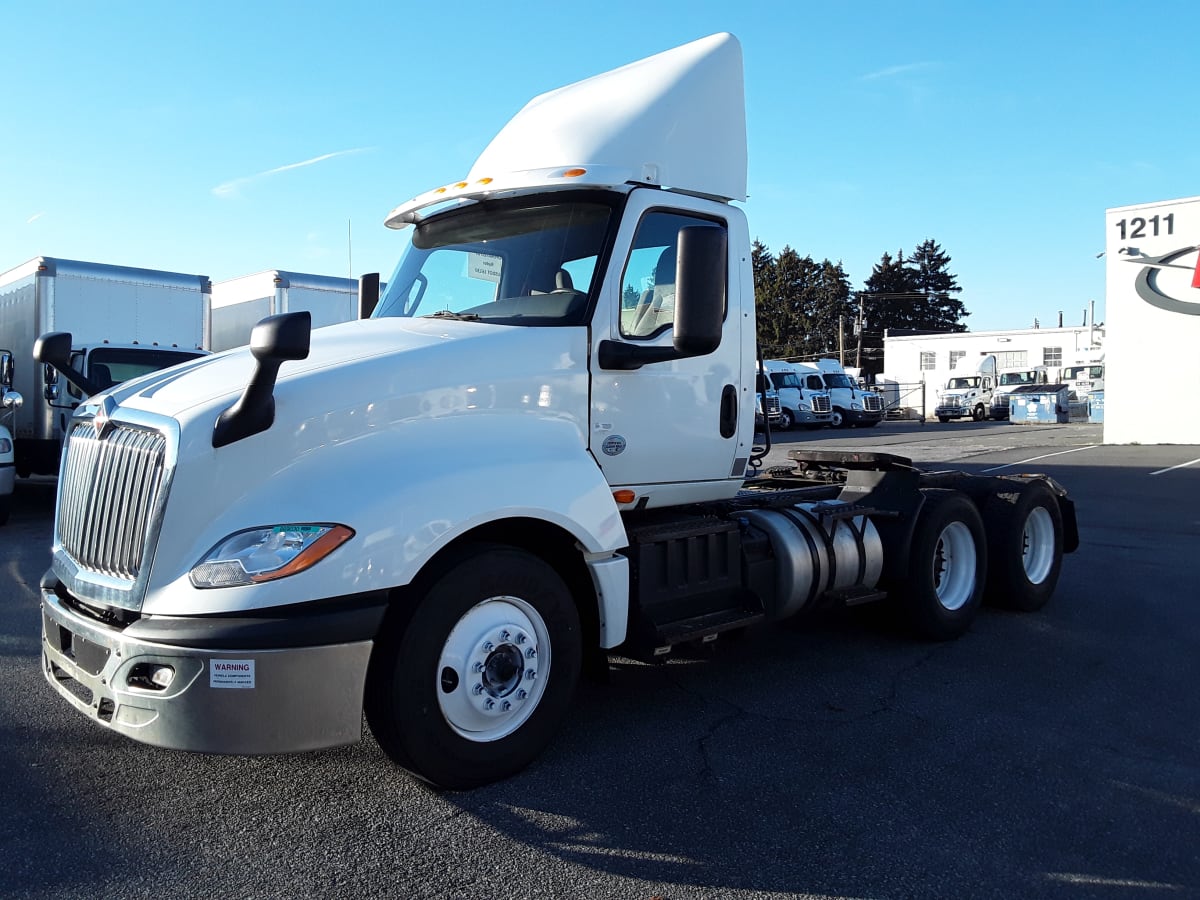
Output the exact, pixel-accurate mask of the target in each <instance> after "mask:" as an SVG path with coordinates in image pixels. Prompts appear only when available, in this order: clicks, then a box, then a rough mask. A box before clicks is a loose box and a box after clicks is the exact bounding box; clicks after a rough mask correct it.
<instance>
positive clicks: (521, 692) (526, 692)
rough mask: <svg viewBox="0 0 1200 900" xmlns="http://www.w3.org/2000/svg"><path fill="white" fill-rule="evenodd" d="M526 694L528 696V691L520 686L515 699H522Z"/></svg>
mask: <svg viewBox="0 0 1200 900" xmlns="http://www.w3.org/2000/svg"><path fill="white" fill-rule="evenodd" d="M528 696H529V691H527V690H525V689H524V688H521V690H519V691H517V699H518V700H524V699H525V698H526V697H528Z"/></svg>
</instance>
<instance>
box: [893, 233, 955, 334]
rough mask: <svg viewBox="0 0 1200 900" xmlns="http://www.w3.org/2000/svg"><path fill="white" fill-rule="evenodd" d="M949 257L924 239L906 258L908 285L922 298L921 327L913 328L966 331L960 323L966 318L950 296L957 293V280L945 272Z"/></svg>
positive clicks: (930, 241) (931, 241)
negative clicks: (908, 272)
mask: <svg viewBox="0 0 1200 900" xmlns="http://www.w3.org/2000/svg"><path fill="white" fill-rule="evenodd" d="M949 265H950V257H949V256H947V255H946V253H945V252H943V250H942V248H941V247H939V246H938V243H937V241H935V240H933V239H931V238H930V239H926V240H925V241H923V242H922V243H920V244H918V245H917V249H916V250H915V251H913V255H912V256H910V257H909V258H908V268H909V270H910V271H911V272H912V283H913V286H914V287H915V288H916V290H918V291H920V292H921V294H922V295H923V296H924V299H923V300H922V301H921V303H920V315H919V319H920V321H921V324H919V325H916V326H914V327H917V328H923V329H928V330H930V331H966V330H967V326H966V325H964V324H963V323H962V321H961V320H962V319H965V318H966V317H967V316H969V315H970V313H969V312H967V310H966V308H965V307H964V306H963V303H962V301H961V300H958V299H957V298H954V297H951V296H950V295H951V294H952V293H957V292H958V279H957V278H955V276H954V275H953V274H952V273H951V272H950V271H949V270H948V268H947V267H948V266H949Z"/></svg>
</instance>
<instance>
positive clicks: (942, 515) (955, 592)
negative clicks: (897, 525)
mask: <svg viewBox="0 0 1200 900" xmlns="http://www.w3.org/2000/svg"><path fill="white" fill-rule="evenodd" d="M922 493H924V495H925V502H924V504H923V505H922V507H921V512H920V514H919V515H918V516H917V523H916V528H915V529H914V531H913V539H912V546H911V548H910V552H909V566H908V577H907V579H906V580H905V582H904V584H903V585H901V587H900V590H899V595H900V600H901V603H902V605H903V607H904V609H905V612H906V613H907V615H908V620H909V622H910V624H911V625H912V627H913V628H914V629H915V630H916V632H917V633H918V634H920V635H921V636H922V637H925V638H930V639H932V640H938V641H944V640H948V639H950V638H955V637H958V636H959V635H960V634H962V633H963V632H964V631H966V630H967V629H968V628H969V627H970V626H971V622H973V621H974V619H975V615H976V613H978V612H979V607H980V604H981V603H982V601H983V588H984V579H985V577H986V574H987V544H986V539H985V536H984V530H983V520H982V519H981V518H980V516H979V511H978V510H976V509H975V504H973V503H972V502H971V501H970V500H969V499H968V498H967V497H966V495H965V494H962V493H960V492H959V491H949V490H940V489H939V490H932V489H931V490H926V491H923V492H922Z"/></svg>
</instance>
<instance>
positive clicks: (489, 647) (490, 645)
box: [483, 641, 496, 653]
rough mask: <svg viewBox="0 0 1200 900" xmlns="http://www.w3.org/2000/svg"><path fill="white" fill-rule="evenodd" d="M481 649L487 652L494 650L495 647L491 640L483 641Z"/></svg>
mask: <svg viewBox="0 0 1200 900" xmlns="http://www.w3.org/2000/svg"><path fill="white" fill-rule="evenodd" d="M483 649H484V651H485V652H487V653H491V652H492V651H493V650H495V649H496V645H495V644H493V643H492V642H491V641H484V642H483Z"/></svg>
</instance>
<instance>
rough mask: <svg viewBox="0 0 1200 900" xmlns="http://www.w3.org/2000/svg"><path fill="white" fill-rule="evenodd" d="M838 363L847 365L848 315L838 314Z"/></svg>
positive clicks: (843, 365)
mask: <svg viewBox="0 0 1200 900" xmlns="http://www.w3.org/2000/svg"><path fill="white" fill-rule="evenodd" d="M838 364H839V365H840V366H842V368H845V366H846V317H845V316H838Z"/></svg>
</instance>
